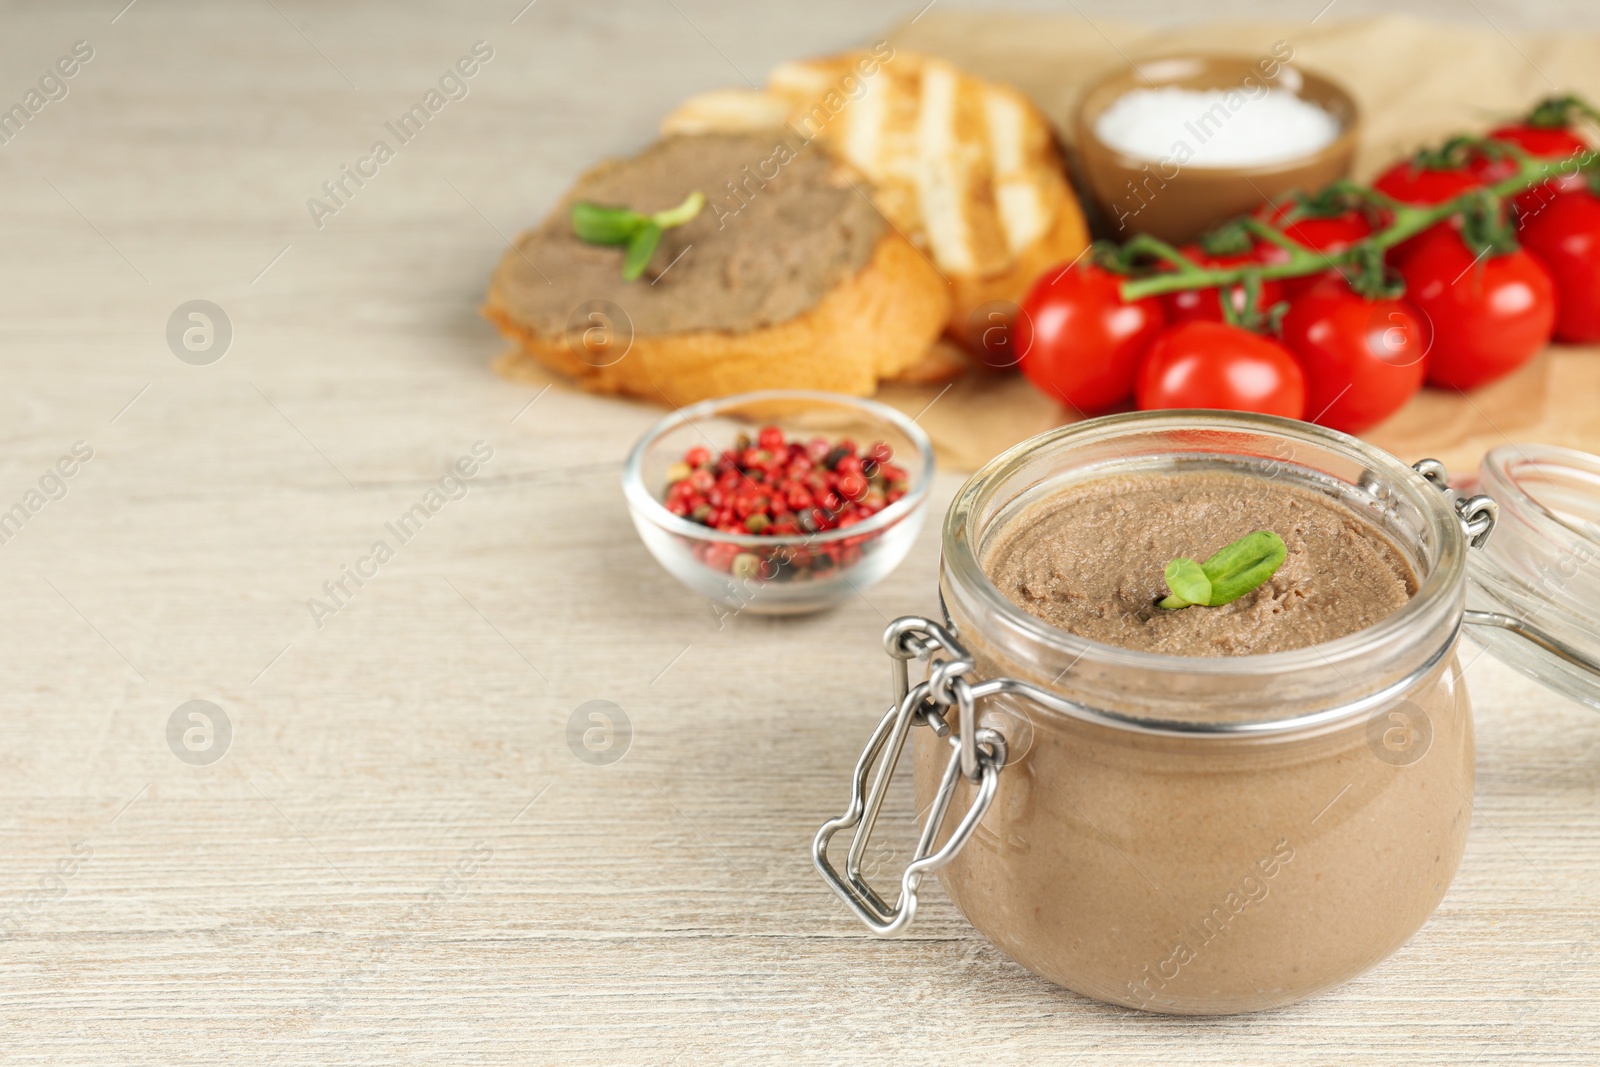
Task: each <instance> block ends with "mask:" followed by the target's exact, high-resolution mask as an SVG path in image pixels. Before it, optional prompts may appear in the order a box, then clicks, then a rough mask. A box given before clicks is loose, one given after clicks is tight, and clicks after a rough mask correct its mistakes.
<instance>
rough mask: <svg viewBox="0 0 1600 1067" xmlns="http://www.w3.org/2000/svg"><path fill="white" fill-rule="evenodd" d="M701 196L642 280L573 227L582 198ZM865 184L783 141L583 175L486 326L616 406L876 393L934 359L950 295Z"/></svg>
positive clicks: (644, 201) (705, 145) (629, 200)
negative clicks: (630, 400) (619, 397)
mask: <svg viewBox="0 0 1600 1067" xmlns="http://www.w3.org/2000/svg"><path fill="white" fill-rule="evenodd" d="M697 190H698V191H700V192H703V193H704V194H705V195H706V197H707V200H708V203H707V206H706V208H705V209H704V210H703V211H701V212H700V214H699V215H698V216H696V217H695V218H694V219H692V220H691V221H689V222H688V223H686V224H684V225H682V226H677V227H674V228H672V229H669V230H667V231H666V232H665V234H664V235H663V237H662V239H661V244H660V246H659V248H658V249H657V250H656V252H655V254H654V256H653V258H652V259H651V261H650V266H649V269H648V270H647V271H646V274H645V276H644V277H642V278H639V279H637V280H635V281H625V280H623V279H622V276H621V272H622V257H623V250H622V249H620V248H615V247H605V246H597V245H592V244H585V243H584V242H582V241H580V240H579V239H578V238H577V237H576V235H575V234H574V233H573V230H572V223H571V207H572V204H573V203H574V202H576V201H579V200H586V201H592V202H596V203H601V204H608V205H622V206H627V207H630V208H633V209H635V210H639V211H644V212H651V211H658V210H661V209H663V208H666V207H670V206H671V205H673V204H676V203H679V202H681V201H682V200H683V199H684V197H685V196H686V195H688V194H689V193H690V192H693V191H697ZM869 195H870V185H869V183H868V182H867V180H866V178H865V177H863V176H862V175H860V174H858V173H854V172H852V171H851V170H850V168H849V166H848V165H847V164H844V163H842V162H840V161H839V160H838V159H836V158H835V157H833V156H832V155H830V154H829V153H826V152H820V151H817V150H815V149H810V150H807V149H806V148H805V147H804V146H803V145H801V144H799V143H798V142H797V141H796V140H795V138H794V136H793V134H792V133H790V132H789V131H788V130H785V129H782V128H779V129H768V130H756V131H749V132H739V133H711V134H705V135H702V136H690V135H685V136H670V137H667V138H665V139H664V140H662V141H658V142H656V143H655V144H654V145H651V146H650V147H649V148H647V149H645V150H644V151H643V152H641V153H639V154H638V155H636V156H634V157H632V158H629V159H624V160H614V161H612V162H609V163H605V164H602V165H601V166H599V167H596V168H594V169H593V170H591V171H589V172H588V173H587V174H585V175H583V176H582V177H581V178H580V179H579V180H578V182H577V184H576V185H575V186H574V188H573V189H572V191H571V192H570V193H569V194H568V196H567V197H565V198H564V199H563V201H562V202H561V203H560V204H559V205H558V206H557V207H556V208H555V210H554V211H552V212H551V213H550V215H549V216H548V217H547V218H546V219H545V220H544V222H542V223H541V224H540V225H539V226H538V227H536V228H535V229H533V230H530V231H528V232H527V233H524V234H522V235H521V236H520V237H519V238H518V239H517V241H516V244H515V246H514V247H512V248H511V249H510V250H508V251H507V252H506V254H505V255H504V256H503V257H502V258H501V261H500V264H499V266H498V268H497V269H496V270H495V272H494V275H493V277H492V279H491V280H490V286H489V294H488V299H487V301H486V303H485V306H484V314H485V315H486V316H487V317H488V318H489V319H490V320H491V321H492V322H494V323H495V325H497V326H498V327H499V328H500V330H501V332H502V333H504V334H505V335H506V336H507V337H508V338H510V339H511V340H512V341H514V342H515V343H516V345H517V348H516V350H515V352H514V353H513V354H512V355H510V356H509V357H503V358H502V359H501V361H500V362H499V363H498V364H497V366H498V367H499V369H500V370H501V371H502V372H503V373H505V374H507V375H509V376H512V377H519V376H522V374H521V371H522V369H523V368H525V367H527V366H528V365H530V364H538V365H541V366H543V367H546V368H549V369H553V370H556V371H559V372H561V373H563V374H567V375H570V376H571V377H573V378H575V379H576V380H577V381H578V383H579V384H581V385H583V386H585V387H587V388H589V389H593V390H595V391H597V392H604V393H626V394H630V395H634V396H639V397H643V398H645V399H647V400H652V401H654V402H656V403H662V402H666V403H670V404H674V405H681V404H688V403H691V402H693V401H696V400H703V399H706V398H708V397H716V396H726V395H729V394H731V393H739V392H744V391H747V390H751V389H770V388H804V389H824V390H830V391H834V392H843V393H854V394H857V395H866V394H869V393H872V392H873V391H875V390H876V388H877V384H878V382H879V380H880V379H883V378H888V377H893V376H895V375H898V374H900V373H901V372H903V371H905V370H907V369H908V368H910V367H912V366H913V365H914V364H917V363H918V362H919V361H921V360H923V359H924V357H925V355H926V353H927V352H928V349H929V347H930V345H931V344H932V343H933V342H934V341H935V340H936V339H937V338H938V336H939V334H940V332H941V330H942V329H943V327H944V324H945V322H946V321H947V319H948V316H949V300H950V297H949V293H948V286H947V285H946V284H945V282H944V280H943V279H942V278H940V277H939V274H938V272H937V271H936V270H934V269H933V267H932V266H931V265H930V264H929V263H928V261H927V259H926V258H925V257H924V256H923V255H922V254H920V253H919V252H918V251H917V250H916V249H914V248H913V247H912V246H911V244H910V243H909V242H908V241H906V239H905V238H903V237H901V236H900V234H898V233H896V232H895V230H894V228H893V227H892V226H890V225H888V224H887V223H886V222H885V221H884V219H883V218H882V216H881V215H880V214H879V213H878V212H877V211H876V210H875V209H874V208H873V207H872V205H871V204H870V202H869V200H868V196H869Z"/></svg>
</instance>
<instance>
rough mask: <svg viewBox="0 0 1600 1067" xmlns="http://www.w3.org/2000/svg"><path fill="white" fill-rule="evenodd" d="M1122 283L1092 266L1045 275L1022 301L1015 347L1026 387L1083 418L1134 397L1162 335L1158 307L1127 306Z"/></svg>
mask: <svg viewBox="0 0 1600 1067" xmlns="http://www.w3.org/2000/svg"><path fill="white" fill-rule="evenodd" d="M1123 280H1124V279H1123V277H1122V276H1121V275H1119V274H1114V273H1112V272H1111V271H1108V270H1106V269H1104V268H1103V267H1100V266H1097V265H1095V264H1092V263H1080V264H1078V265H1077V266H1075V267H1071V268H1068V269H1065V270H1063V269H1060V268H1057V269H1054V270H1051V271H1047V272H1046V273H1045V274H1043V275H1041V276H1040V277H1039V280H1038V281H1036V282H1034V284H1033V288H1032V289H1031V290H1029V291H1028V295H1027V296H1026V297H1024V298H1023V300H1022V305H1021V309H1020V312H1019V314H1018V315H1017V320H1016V325H1015V327H1014V328H1013V342H1014V343H1015V345H1016V350H1017V351H1018V352H1020V353H1022V359H1021V363H1020V364H1019V366H1021V368H1022V373H1023V374H1025V375H1027V378H1028V380H1029V381H1031V382H1032V383H1033V384H1034V385H1036V386H1038V387H1039V389H1040V390H1041V391H1042V392H1044V393H1046V394H1047V395H1049V396H1054V397H1059V398H1061V399H1062V400H1065V401H1066V402H1067V403H1068V404H1070V405H1071V406H1073V407H1075V408H1077V409H1078V410H1079V411H1084V412H1094V411H1104V410H1105V409H1107V408H1110V407H1115V406H1116V405H1118V404H1121V403H1123V402H1125V401H1127V400H1128V399H1129V398H1130V397H1132V396H1133V379H1134V374H1135V372H1136V371H1137V370H1138V367H1139V358H1140V357H1141V356H1143V355H1144V353H1145V350H1146V349H1147V348H1149V347H1150V342H1151V341H1153V340H1155V336H1156V334H1158V333H1160V332H1161V327H1162V325H1163V317H1162V312H1161V302H1160V301H1159V300H1157V299H1156V298H1155V297H1146V298H1144V299H1143V300H1135V301H1133V302H1132V303H1128V302H1125V301H1124V300H1123V299H1122V294H1121V291H1120V290H1121V286H1122V282H1123Z"/></svg>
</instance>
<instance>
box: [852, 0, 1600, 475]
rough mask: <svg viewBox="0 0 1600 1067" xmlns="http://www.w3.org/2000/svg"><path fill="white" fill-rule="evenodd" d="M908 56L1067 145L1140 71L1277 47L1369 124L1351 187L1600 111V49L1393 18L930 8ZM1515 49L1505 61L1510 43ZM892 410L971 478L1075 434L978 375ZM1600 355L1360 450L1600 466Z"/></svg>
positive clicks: (1450, 398) (912, 394)
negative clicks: (1517, 123) (1559, 456)
mask: <svg viewBox="0 0 1600 1067" xmlns="http://www.w3.org/2000/svg"><path fill="white" fill-rule="evenodd" d="M890 39H891V41H892V42H893V44H894V45H895V46H896V47H897V48H910V49H917V50H921V51H926V52H932V53H936V54H938V55H942V56H946V57H948V58H949V59H951V60H953V61H955V62H956V63H959V64H961V65H962V66H965V67H967V68H969V69H971V70H973V71H975V72H977V73H979V74H983V75H985V76H987V77H990V78H995V79H998V80H1002V81H1008V82H1011V83H1012V84H1014V85H1017V86H1018V87H1020V88H1022V89H1023V90H1025V91H1026V92H1028V93H1029V94H1030V95H1031V96H1032V97H1033V98H1034V99H1035V100H1036V101H1037V102H1038V104H1039V105H1040V107H1042V108H1043V109H1044V111H1045V112H1046V114H1048V115H1049V117H1050V119H1051V121H1052V122H1054V123H1055V125H1056V128H1057V130H1058V131H1059V132H1060V134H1061V135H1062V138H1063V140H1066V141H1068V142H1069V143H1070V139H1069V138H1068V130H1069V126H1070V122H1069V119H1070V116H1071V114H1072V108H1073V105H1074V102H1075V100H1076V98H1077V94H1078V92H1079V90H1080V89H1081V88H1082V87H1083V86H1085V85H1087V84H1088V83H1089V82H1092V81H1093V80H1095V79H1097V78H1099V77H1100V76H1101V75H1102V74H1104V73H1105V72H1106V71H1108V70H1111V69H1114V68H1116V67H1118V66H1121V65H1125V64H1127V63H1128V62H1129V61H1130V59H1133V58H1137V57H1142V56H1152V55H1159V54H1162V53H1167V52H1177V51H1195V50H1209V51H1218V52H1231V53H1237V54H1245V55H1257V54H1263V55H1264V54H1267V53H1268V52H1269V51H1270V50H1271V49H1272V47H1273V45H1274V44H1275V43H1276V42H1279V41H1285V42H1287V43H1288V44H1289V46H1290V47H1291V48H1292V49H1293V54H1294V60H1295V62H1298V63H1301V64H1303V65H1304V66H1306V67H1309V68H1312V69H1315V70H1317V71H1319V72H1322V73H1324V74H1328V75H1331V76H1333V77H1335V78H1337V79H1339V80H1340V81H1342V82H1343V83H1344V84H1345V85H1346V86H1347V87H1348V88H1349V89H1350V91H1351V92H1352V93H1353V94H1354V95H1355V97H1356V99H1357V101H1358V102H1359V104H1360V106H1361V109H1362V116H1363V131H1364V132H1363V141H1362V145H1361V150H1360V152H1359V154H1358V156H1357V164H1356V177H1357V178H1361V179H1367V178H1370V177H1371V176H1372V175H1373V174H1375V173H1377V172H1378V171H1380V170H1381V169H1382V168H1383V167H1385V166H1386V165H1388V163H1389V162H1391V161H1392V160H1393V159H1395V158H1396V157H1398V156H1401V155H1404V154H1408V153H1409V152H1411V151H1412V150H1414V149H1415V148H1417V147H1418V146H1420V145H1422V144H1425V143H1430V142H1434V141H1437V140H1439V139H1441V138H1442V137H1444V136H1447V135H1449V134H1451V133H1454V132H1460V131H1470V130H1481V129H1486V128H1488V126H1490V125H1491V124H1493V123H1495V122H1497V121H1499V120H1502V119H1505V118H1509V117H1512V116H1515V115H1517V114H1520V113H1521V112H1523V111H1525V110H1526V109H1527V108H1528V107H1529V106H1531V105H1532V104H1533V103H1534V102H1536V101H1537V100H1539V99H1541V98H1543V97H1544V96H1547V95H1550V94H1552V93H1555V92H1557V91H1562V92H1567V91H1571V92H1577V93H1580V94H1583V95H1585V96H1587V97H1589V98H1590V99H1593V100H1597V101H1600V65H1596V64H1595V63H1594V62H1593V58H1594V56H1595V55H1597V54H1600V38H1597V37H1595V36H1592V35H1582V34H1565V35H1562V36H1560V37H1555V36H1539V37H1516V38H1512V39H1510V40H1509V42H1508V39H1507V38H1506V37H1504V36H1502V35H1501V34H1500V33H1499V32H1498V31H1496V30H1494V29H1492V28H1490V27H1489V26H1487V25H1484V26H1482V27H1481V28H1478V27H1472V26H1445V25H1440V24H1438V23H1424V22H1421V21H1417V20H1414V19H1411V18H1406V17H1401V16H1390V17H1383V18H1377V19H1364V20H1359V21H1351V22H1337V23H1335V22H1328V23H1325V24H1321V25H1317V24H1307V23H1305V22H1294V23H1289V22H1284V23H1263V22H1250V23H1231V24H1230V23H1222V24H1213V25H1205V26H1199V27H1193V28H1185V29H1183V30H1182V31H1181V32H1180V31H1170V30H1169V31H1155V30H1152V29H1150V28H1149V27H1139V26H1131V25H1121V24H1117V23H1112V22H1104V21H1096V22H1094V23H1093V24H1091V23H1089V22H1088V21H1087V20H1085V19H1084V18H1083V17H1082V16H1080V15H1077V14H1066V15H1026V14H1016V13H1006V14H1000V13H991V12H976V11H943V10H940V9H938V8H934V9H932V10H930V11H928V12H926V13H925V14H924V15H923V16H922V17H920V18H918V19H917V20H916V21H915V22H914V23H913V24H909V25H906V26H904V27H902V28H901V29H900V30H898V31H896V32H895V33H893V34H892V35H891V37H890ZM1508 43H1509V44H1510V45H1512V47H1507V44H1508ZM882 398H883V399H885V400H887V401H888V402H889V403H891V404H894V405H895V406H896V407H899V408H901V409H903V410H905V411H907V412H909V413H911V414H916V413H917V412H919V411H921V412H922V416H921V422H922V424H923V425H924V426H926V427H927V429H928V432H929V434H930V435H931V436H932V437H933V439H934V442H935V444H936V446H937V447H938V449H939V452H940V457H941V459H942V460H943V462H944V463H945V464H946V465H947V466H948V467H950V468H952V469H957V470H968V469H972V468H974V467H976V466H978V465H980V464H981V463H983V462H984V461H985V460H987V459H988V458H989V457H991V456H993V455H994V454H995V453H996V452H998V451H1000V450H1001V449H1004V448H1006V447H1009V446H1010V445H1012V444H1014V443H1016V442H1017V441H1020V440H1023V439H1024V438H1027V437H1029V436H1032V435H1033V434H1035V433H1039V432H1041V431H1043V430H1046V429H1049V428H1050V427H1052V426H1057V425H1061V424H1063V423H1066V422H1070V421H1072V416H1071V415H1070V414H1069V413H1068V412H1066V411H1065V410H1063V409H1062V408H1061V407H1060V406H1059V404H1057V403H1055V402H1053V401H1051V400H1050V399H1048V398H1046V397H1044V396H1042V395H1040V394H1039V393H1037V392H1036V391H1034V390H1033V389H1032V388H1031V387H1030V386H1029V385H1028V384H1027V383H1026V382H1025V381H1023V380H1022V379H1021V378H1020V377H1019V376H1017V375H1015V374H1009V375H998V374H990V373H975V374H971V375H968V376H967V377H966V378H964V379H962V380H960V381H958V382H956V383H955V384H953V385H951V386H949V387H948V388H947V389H946V388H945V387H893V388H889V389H886V390H885V391H884V393H883V395H882ZM1597 407H1600V348H1596V347H1574V346H1566V345H1555V346H1552V347H1551V348H1550V349H1548V350H1547V351H1546V352H1544V353H1543V354H1541V355H1540V356H1539V357H1538V358H1536V359H1535V360H1534V361H1533V362H1532V363H1530V364H1529V365H1528V366H1526V367H1524V368H1522V369H1521V370H1520V371H1518V372H1517V373H1515V374H1513V375H1511V376H1510V377H1508V378H1505V379H1502V380H1501V381H1499V382H1496V383H1494V384H1492V385H1490V386H1487V387H1485V388H1482V389H1478V390H1475V391H1473V392H1472V393H1468V394H1463V393H1461V392H1459V391H1455V390H1449V391H1445V390H1435V389H1431V388H1430V389H1424V390H1423V391H1422V392H1421V393H1419V394H1418V395H1417V396H1416V397H1415V398H1413V399H1412V400H1411V402H1410V403H1408V404H1407V405H1406V406H1405V407H1404V408H1403V409H1401V410H1400V411H1399V412H1398V413H1396V414H1395V415H1394V416H1393V417H1392V418H1390V419H1388V420H1387V421H1385V422H1384V423H1382V424H1381V425H1379V426H1376V427H1374V428H1373V429H1371V430H1369V431H1368V432H1367V433H1366V434H1365V435H1364V436H1365V437H1366V438H1367V439H1369V440H1371V441H1372V442H1374V443H1375V444H1378V445H1380V446H1381V447H1383V448H1386V449H1388V450H1389V451H1390V452H1392V453H1394V454H1395V455H1397V456H1399V457H1401V458H1402V459H1405V460H1407V461H1408V462H1409V461H1413V460H1416V459H1418V458H1421V457H1423V456H1433V457H1435V458H1437V459H1441V460H1443V461H1444V462H1445V463H1446V464H1447V465H1448V466H1449V467H1450V469H1451V470H1452V472H1454V473H1457V474H1462V473H1466V472H1467V471H1469V470H1470V469H1472V468H1475V467H1476V466H1477V464H1478V462H1479V461H1480V460H1481V458H1482V456H1483V454H1484V452H1486V451H1487V450H1488V449H1490V448H1493V447H1495V446H1496V445H1500V444H1504V443H1507V442H1515V443H1521V442H1528V441H1536V442H1542V443H1546V444H1558V445H1566V446H1568V447H1572V448H1579V449H1583V450H1585V451H1588V452H1600V416H1597V414H1596V409H1597Z"/></svg>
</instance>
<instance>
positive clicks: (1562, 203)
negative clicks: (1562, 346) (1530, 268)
mask: <svg viewBox="0 0 1600 1067" xmlns="http://www.w3.org/2000/svg"><path fill="white" fill-rule="evenodd" d="M1519 226H1520V229H1519V232H1518V236H1519V237H1521V238H1522V243H1523V246H1524V247H1525V248H1527V250H1528V252H1529V253H1531V254H1532V256H1533V258H1535V259H1537V260H1538V261H1539V263H1540V264H1541V265H1542V266H1543V267H1544V269H1545V270H1546V271H1548V272H1549V274H1550V280H1551V281H1552V282H1554V283H1555V287H1556V337H1557V339H1559V340H1562V341H1572V342H1574V343H1587V342H1593V341H1600V199H1597V198H1596V197H1595V196H1594V195H1593V194H1591V193H1589V192H1588V191H1587V190H1585V191H1583V192H1577V193H1565V194H1563V195H1561V196H1558V197H1556V198H1555V199H1554V200H1552V201H1551V202H1550V203H1549V204H1548V205H1547V206H1546V207H1545V208H1544V210H1542V211H1539V212H1537V213H1535V214H1532V215H1524V216H1523V217H1522V219H1521V221H1520V223H1519Z"/></svg>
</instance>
